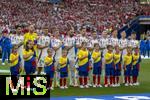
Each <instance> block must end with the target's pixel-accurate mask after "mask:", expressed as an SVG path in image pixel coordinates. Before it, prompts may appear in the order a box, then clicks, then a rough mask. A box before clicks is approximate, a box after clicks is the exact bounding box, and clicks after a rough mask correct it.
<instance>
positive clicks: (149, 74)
mask: <svg viewBox="0 0 150 100" xmlns="http://www.w3.org/2000/svg"><path fill="white" fill-rule="evenodd" d="M0 69H1V70H2V69H5V70H7V69H9V67H8V65H6V66H2V65H0ZM1 74H2V73H1ZM3 74H5V75H6V73H3ZM102 80H103V76H102ZM139 82H140V85H139V86H129V87H125V86H123V85H122V86H121V87H108V88H105V87H103V88H93V87H90V88H88V89H80V88H79V87H69V88H68V89H65V90H61V89H59V88H55V90H53V91H51V96H52V97H55V96H89V95H90V96H92V95H109V94H130V93H133V94H134V93H150V59H149V60H142V62H141V68H140V75H139ZM102 83H103V81H102Z"/></svg>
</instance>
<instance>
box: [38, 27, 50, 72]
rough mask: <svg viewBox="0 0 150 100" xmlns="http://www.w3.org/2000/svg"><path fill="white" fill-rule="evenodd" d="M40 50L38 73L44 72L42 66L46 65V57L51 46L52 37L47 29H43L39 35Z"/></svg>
mask: <svg viewBox="0 0 150 100" xmlns="http://www.w3.org/2000/svg"><path fill="white" fill-rule="evenodd" d="M37 47H38V49H39V52H38V54H39V55H38V61H37V62H38V63H37V66H38V72H37V74H42V73H41V71H42V68H43V67H44V59H45V57H46V56H47V49H48V48H49V47H50V37H49V35H48V32H47V29H44V30H43V33H42V34H41V35H40V36H39V38H38V41H37Z"/></svg>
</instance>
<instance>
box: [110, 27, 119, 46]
mask: <svg viewBox="0 0 150 100" xmlns="http://www.w3.org/2000/svg"><path fill="white" fill-rule="evenodd" d="M117 35H118V31H117V30H116V29H115V30H114V31H113V32H112V36H111V38H110V40H111V43H112V46H113V47H115V46H116V45H119V40H118V37H117Z"/></svg>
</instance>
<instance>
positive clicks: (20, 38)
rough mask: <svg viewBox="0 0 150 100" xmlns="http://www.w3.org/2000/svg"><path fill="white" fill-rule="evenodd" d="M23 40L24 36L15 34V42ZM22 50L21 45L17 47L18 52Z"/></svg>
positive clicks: (18, 42)
mask: <svg viewBox="0 0 150 100" xmlns="http://www.w3.org/2000/svg"><path fill="white" fill-rule="evenodd" d="M23 41H24V36H23V35H16V42H17V44H20V43H22V42H23ZM22 50H23V45H22V46H20V47H19V50H18V51H19V52H22Z"/></svg>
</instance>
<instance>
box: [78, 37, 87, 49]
mask: <svg viewBox="0 0 150 100" xmlns="http://www.w3.org/2000/svg"><path fill="white" fill-rule="evenodd" d="M87 41H88V40H87V38H86V37H83V36H81V35H79V36H76V45H79V46H81V44H82V42H87Z"/></svg>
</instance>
